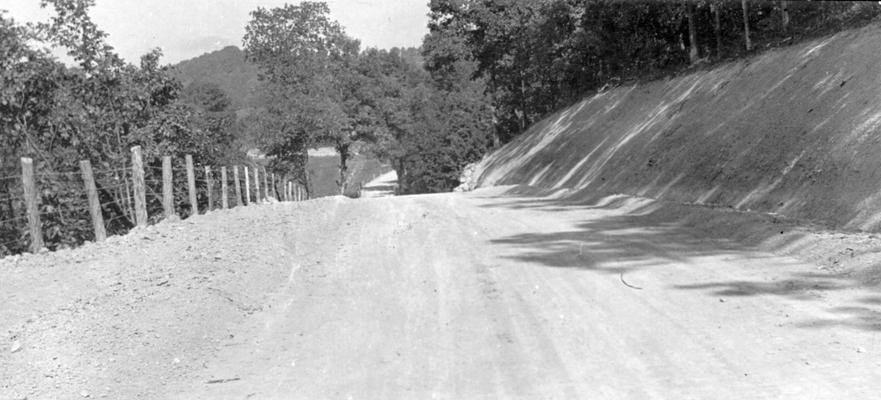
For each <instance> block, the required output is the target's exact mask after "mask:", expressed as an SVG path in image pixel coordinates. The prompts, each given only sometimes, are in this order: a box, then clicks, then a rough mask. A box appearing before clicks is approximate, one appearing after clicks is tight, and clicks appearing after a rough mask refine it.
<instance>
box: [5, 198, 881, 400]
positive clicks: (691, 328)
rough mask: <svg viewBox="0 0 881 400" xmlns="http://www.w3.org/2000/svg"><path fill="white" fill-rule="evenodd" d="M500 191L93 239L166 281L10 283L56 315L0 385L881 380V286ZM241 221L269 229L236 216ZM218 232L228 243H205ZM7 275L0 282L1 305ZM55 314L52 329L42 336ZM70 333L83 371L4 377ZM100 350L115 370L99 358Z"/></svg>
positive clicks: (595, 210)
mask: <svg viewBox="0 0 881 400" xmlns="http://www.w3.org/2000/svg"><path fill="white" fill-rule="evenodd" d="M498 194H499V192H498V190H489V191H487V190H484V191H478V192H474V193H470V194H466V195H461V194H444V195H432V196H418V197H398V198H383V199H361V200H346V199H342V198H334V199H322V200H317V201H313V202H307V203H300V204H281V205H273V206H263V207H253V208H251V209H246V210H235V211H232V212H228V213H218V214H215V215H212V216H211V218H204V217H200V218H197V219H196V220H195V221H194V222H193V223H192V224H191V225H186V223H178V224H169V225H167V226H165V227H159V228H158V232H159V234H160V236H161V237H163V238H167V241H163V242H162V243H160V244H159V245H160V246H159V247H155V248H152V247H148V246H149V245H143V244H142V243H145V242H152V241H153V240H141V239H137V238H136V239H137V240H136V241H135V242H131V241H123V242H121V243H119V244H114V245H111V246H109V247H107V248H99V249H98V250H97V251H96V253H97V254H95V255H94V257H97V258H95V259H94V262H95V263H97V264H92V265H93V266H94V265H98V266H106V268H113V267H111V266H110V265H111V264H110V263H109V262H107V261H106V260H105V259H112V255H113V254H116V256H117V257H119V256H120V255H126V254H131V253H134V252H144V251H157V250H158V249H160V248H165V249H167V251H164V252H162V254H161V255H158V256H155V257H156V258H155V259H154V260H153V261H151V264H150V265H157V267H156V268H165V266H168V265H170V266H169V267H167V268H170V270H171V271H173V273H171V274H170V276H166V275H162V273H159V278H158V279H156V280H155V281H149V284H143V285H144V286H138V285H141V283H137V282H145V280H144V279H133V278H132V279H129V278H125V277H123V278H118V279H120V282H122V283H121V284H122V285H125V286H130V287H131V288H132V290H134V291H135V292H134V293H140V294H141V295H143V298H142V299H140V300H138V302H137V304H140V305H139V306H138V307H143V308H138V310H141V311H140V312H135V313H134V314H132V313H128V312H125V311H123V312H120V311H119V309H120V308H122V309H125V307H123V305H125V304H130V303H132V302H133V300H131V299H130V298H129V297H128V296H112V295H110V294H107V293H105V292H104V291H106V290H110V289H109V288H111V287H113V286H112V285H108V286H107V287H106V288H103V286H102V285H101V284H96V285H93V286H96V287H97V288H93V289H89V288H86V289H84V290H85V291H86V295H85V296H87V297H90V298H91V299H92V300H91V301H92V303H91V304H92V305H93V306H92V307H93V308H87V309H88V310H91V311H90V313H88V314H84V313H78V314H74V315H73V316H71V314H70V313H67V312H65V311H64V310H66V308H65V307H64V306H58V304H56V303H61V304H63V303H64V299H65V297H64V296H69V297H70V298H79V297H82V296H80V295H79V294H70V293H67V291H64V290H62V291H61V292H60V293H61V294H59V295H58V297H56V298H54V300H53V303H52V304H45V303H40V302H39V301H37V300H35V299H32V300H28V299H27V298H28V296H30V294H28V293H17V295H16V296H15V298H17V299H18V302H17V303H12V304H13V305H15V304H25V305H27V306H21V307H22V308H25V307H29V308H28V309H31V308H35V307H36V308H39V307H44V308H46V309H52V310H56V311H54V312H48V311H47V312H45V313H40V314H39V316H38V317H37V321H32V322H30V323H24V324H23V325H22V326H21V327H20V328H14V329H17V331H16V332H17V336H16V338H17V340H20V341H21V343H23V346H24V349H23V350H19V351H17V352H15V353H9V352H0V354H2V355H0V365H5V366H6V367H4V369H0V378H3V379H0V380H4V379H5V381H6V382H12V383H7V384H6V386H5V387H4V386H0V390H5V392H0V398H3V399H6V398H30V399H34V398H82V397H86V395H88V396H89V397H108V398H155V399H164V398H176V399H323V398H331V399H395V398H400V399H424V398H437V399H489V398H523V399H532V398H536V399H577V398H604V399H617V398H629V399H648V398H658V399H673V398H675V399H692V398H693V399H706V398H712V399H742V398H799V399H802V398H811V399H840V398H869V397H873V396H875V395H876V394H877V393H878V390H879V389H881V368H879V367H881V357H879V354H881V343H879V331H881V319H879V317H878V315H879V314H878V309H879V306H881V294H879V293H878V289H877V287H875V288H873V287H871V286H866V285H865V284H864V283H860V282H857V281H856V280H854V279H851V277H849V276H848V275H842V274H840V273H832V272H828V271H826V270H823V269H818V266H817V265H814V264H808V263H804V262H801V261H798V260H796V259H794V258H790V257H784V256H777V255H774V254H771V253H766V252H762V251H758V250H756V249H755V248H752V247H750V246H747V245H743V244H738V243H737V242H733V241H730V240H724V239H710V238H709V237H710V236H719V234H722V233H724V230H725V229H726V228H725V227H720V228H719V231H720V232H715V234H714V235H711V234H705V233H701V234H699V233H695V232H694V231H692V230H689V229H686V228H682V227H677V226H673V225H670V224H657V225H646V224H645V220H644V219H643V218H642V216H640V215H639V213H634V212H633V209H632V207H627V206H626V204H624V205H623V206H622V204H614V203H613V204H609V205H606V206H603V207H588V206H571V205H562V204H557V203H554V202H551V201H536V200H535V199H530V198H519V197H516V198H512V197H500V196H498ZM628 211H629V213H628ZM246 224H247V225H248V226H257V227H262V228H263V230H262V233H261V234H259V235H253V232H250V231H247V229H248V228H246V227H242V228H241V229H238V228H235V229H232V227H241V226H242V225H246ZM223 227H226V228H225V229H224V228H223ZM183 228H186V229H183ZM242 229H245V232H242ZM206 230H208V231H210V233H206ZM257 231H260V230H259V229H257ZM252 235H253V236H254V237H253V238H252V237H251V236H252ZM194 237H198V238H201V241H199V242H198V243H197V246H196V247H195V248H191V249H190V250H186V246H190V245H192V244H186V243H183V242H184V241H187V240H193V238H194ZM233 239H236V240H233ZM131 240H135V239H131ZM163 240H165V239H163ZM230 241H236V242H239V244H237V245H235V246H232V247H230V248H228V249H227V250H226V251H228V253H222V254H220V255H215V251H220V250H219V249H220V248H222V247H224V246H223V244H224V243H230ZM132 243H134V244H132ZM135 245H137V248H135ZM174 246H180V247H174ZM226 247H229V246H226ZM93 252H95V251H93ZM127 252H129V253H127ZM75 254H76V252H75ZM215 257H219V258H220V260H221V261H217V259H216V258H215ZM74 258H75V257H74ZM66 262H72V261H66ZM88 262H89V261H86V263H88ZM102 263H103V264H102ZM160 266H161V267H160ZM53 268H55V269H54V270H53V274H54V275H53V276H63V274H64V273H65V271H66V270H65V267H64V266H63V265H62V266H55V267H53ZM132 268H134V267H132V266H129V267H126V268H124V269H125V270H126V271H129V270H131V269H132ZM99 269H100V268H99ZM8 270H9V268H7V269H6V270H3V272H2V273H3V277H4V278H6V277H7V276H8ZM88 270H92V269H88ZM21 271H24V270H19V272H20V274H21V273H28V272H27V271H30V270H27V271H25V272H21ZM206 271H212V272H211V276H209V277H208V278H205V279H202V278H200V277H203V276H205V275H206V274H208V272H206ZM197 272H198V273H197ZM20 274H19V275H20ZM113 274H114V275H113V276H116V277H119V276H120V272H119V271H115V272H113ZM155 275H156V274H155V273H152V274H148V275H146V276H155ZM138 276H140V275H138ZM30 278H34V277H33V276H31V277H30ZM71 279H72V281H73V282H72V283H69V284H68V285H76V278H71ZM126 279H128V280H126ZM206 279H207V282H208V283H202V282H206ZM164 281H167V282H168V283H165V284H163V283H162V282H164ZM14 284H15V283H14V282H13V283H10V282H9V281H8V280H5V281H4V280H0V289H2V291H0V293H2V294H0V296H5V297H3V300H4V304H9V303H6V302H5V301H7V300H8V298H9V296H10V295H9V294H8V293H9V291H10V290H16V289H15V287H14ZM185 284H186V285H185ZM18 285H19V286H20V285H24V283H20V282H19V283H18ZM199 285H203V286H199ZM62 286H63V285H62ZM83 286H86V285H83ZM184 286H186V287H185V288H184ZM144 288H147V289H144ZM209 289H210V290H209ZM90 290H91V292H90ZM151 290H152V292H151ZM174 290H177V291H174ZM164 291H168V292H164ZM33 292H34V293H35V294H34V296H37V295H38V294H39V292H40V290H37V289H35V290H34V291H33ZM102 293H103V294H102ZM200 293H201V295H194V294H200ZM108 304H114V305H115V306H113V307H111V306H109V305H108ZM148 306H149V307H148ZM133 307H134V306H133ZM163 307H164V308H163ZM12 308H15V307H12ZM113 310H116V311H115V312H116V314H114V312H113ZM153 310H164V311H162V312H160V313H159V314H156V315H154V314H151V313H152V312H154V311H153ZM5 311H6V313H7V314H3V315H0V316H3V317H4V318H13V317H16V316H18V315H19V314H21V315H25V316H26V315H28V314H29V313H26V312H20V313H18V314H16V313H15V311H14V310H9V309H7V310H5ZM157 312H158V311H157ZM84 315H89V316H84ZM96 315H98V316H96ZM24 318H26V317H21V318H17V320H23V319H24ZM32 318H33V317H32ZM83 318H94V319H98V320H99V321H98V326H114V325H119V324H123V323H126V324H135V325H138V326H141V327H143V328H142V329H141V332H146V333H142V335H141V336H137V335H136V336H135V337H134V338H133V337H132V336H131V335H130V334H119V335H115V336H113V335H111V336H99V337H97V338H95V339H94V340H91V339H89V337H90V336H89V335H85V338H79V336H77V335H84V333H85V332H93V331H94V329H95V328H94V326H95V323H94V321H93V323H92V324H91V327H90V326H88V325H89V324H84V325H83V326H80V325H79V324H77V323H75V322H74V323H69V322H65V321H66V320H77V319H83ZM0 321H2V320H0ZM53 324H54V325H56V326H61V327H62V328H54V329H63V333H61V334H58V335H54V336H53V335H50V334H48V333H46V332H51V331H52V329H53V328H50V327H51V326H52V325H53ZM8 325H10V326H11V325H13V324H8ZM150 327H153V329H150ZM0 328H3V329H4V330H5V329H10V331H11V330H14V329H13V328H9V327H8V326H6V324H5V325H4V326H0ZM119 329H123V330H124V329H125V327H120V328H119ZM111 331H112V330H111ZM72 337H76V338H72ZM53 341H54V342H53ZM142 342H149V343H148V344H143V343H142ZM71 343H73V344H74V345H73V348H69V347H70V346H71ZM63 346H68V347H66V350H64V351H63V352H62V353H63V354H64V355H65V356H66V357H68V359H72V361H70V362H71V364H72V365H74V366H77V368H71V369H62V370H60V372H54V374H55V375H54V377H53V378H47V377H41V378H34V379H36V381H34V380H32V379H31V378H30V375H28V376H24V375H21V374H20V373H19V372H18V371H19V370H24V371H27V372H29V373H32V374H52V373H53V372H50V371H48V370H46V368H48V367H46V366H45V365H48V364H51V363H50V362H45V363H43V361H45V360H47V359H48V358H49V356H50V355H51V354H53V351H56V352H57V351H61V350H59V349H61V348H62V347H63ZM112 354H119V355H117V356H115V357H113V359H114V363H115V364H111V365H110V367H109V368H105V369H94V368H97V367H95V365H96V364H97V365H101V364H102V362H103V363H104V365H105V367H106V366H107V365H106V364H107V362H106V360H108V359H110V358H111V355H112ZM56 355H57V354H56ZM84 371H85V372H84ZM4 375H5V376H4ZM46 376H48V375H46ZM7 378H9V379H7ZM65 378H70V379H65ZM35 382H36V384H35ZM43 382H45V385H44V384H43ZM0 385H2V384H0ZM34 386H36V389H34V388H33V387H34ZM29 391H30V393H31V395H30V396H29V397H28V393H29Z"/></svg>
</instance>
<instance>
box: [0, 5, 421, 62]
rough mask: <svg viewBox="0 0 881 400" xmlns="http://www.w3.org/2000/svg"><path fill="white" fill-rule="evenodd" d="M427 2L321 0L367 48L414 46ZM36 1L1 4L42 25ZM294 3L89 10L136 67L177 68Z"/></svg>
mask: <svg viewBox="0 0 881 400" xmlns="http://www.w3.org/2000/svg"><path fill="white" fill-rule="evenodd" d="M428 1H429V0H326V3H327V4H328V5H329V6H330V10H331V16H332V17H333V18H334V19H336V20H337V21H339V22H340V24H342V25H343V26H344V27H345V28H346V32H347V33H348V34H349V35H350V36H353V37H355V38H357V39H360V40H361V45H362V48H366V47H379V48H386V49H387V48H391V47H417V46H419V45H420V44H421V42H422V37H423V36H424V35H425V34H426V33H428V28H427V24H428V17H427V14H428ZM39 3H40V2H39V0H0V10H7V11H8V13H7V16H11V17H12V18H13V19H15V20H16V21H17V22H19V23H23V22H30V21H39V20H45V19H46V17H47V15H49V14H48V13H47V12H46V11H45V10H41V9H40V6H39ZM285 3H292V4H293V3H299V1H298V0H287V1H285V0H97V4H96V5H95V7H94V8H93V9H92V11H91V14H90V15H91V16H92V19H93V20H94V21H95V22H96V23H97V24H98V27H99V28H100V29H101V30H103V31H105V32H107V33H108V34H109V35H110V36H109V38H108V42H109V43H110V45H112V46H113V47H114V48H115V49H116V51H117V52H118V53H119V54H120V55H121V56H122V57H123V58H125V59H126V60H127V61H129V62H133V63H137V61H138V59H139V57H140V56H141V55H142V54H144V53H146V52H147V51H149V50H150V49H152V48H155V47H160V48H162V51H163V53H164V54H165V57H164V58H163V60H162V62H163V63H176V62H178V61H181V60H185V59H189V58H193V57H196V56H199V55H201V54H203V53H206V52H210V51H214V50H219V49H221V48H223V47H226V46H229V45H234V46H238V47H240V48H241V47H242V37H243V36H244V34H245V25H246V24H247V23H248V21H249V20H250V16H249V15H248V13H249V12H250V11H252V10H254V9H256V8H257V7H258V6H262V7H265V8H271V7H278V6H281V5H283V4H285Z"/></svg>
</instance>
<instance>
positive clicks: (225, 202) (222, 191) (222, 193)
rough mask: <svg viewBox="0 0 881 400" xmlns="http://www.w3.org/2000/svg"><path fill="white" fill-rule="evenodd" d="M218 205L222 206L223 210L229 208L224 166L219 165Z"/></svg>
mask: <svg viewBox="0 0 881 400" xmlns="http://www.w3.org/2000/svg"><path fill="white" fill-rule="evenodd" d="M220 179H221V181H220V199H221V200H220V206H221V207H223V209H224V210H226V209H227V208H229V196H228V195H227V191H228V186H227V183H226V181H227V179H226V167H220Z"/></svg>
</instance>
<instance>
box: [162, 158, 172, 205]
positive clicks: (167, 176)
mask: <svg viewBox="0 0 881 400" xmlns="http://www.w3.org/2000/svg"><path fill="white" fill-rule="evenodd" d="M173 183H174V174H172V170H171V157H170V156H165V157H162V208H163V210H164V211H165V218H168V217H170V216H172V215H174V186H172V185H173Z"/></svg>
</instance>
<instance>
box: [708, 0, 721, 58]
mask: <svg viewBox="0 0 881 400" xmlns="http://www.w3.org/2000/svg"><path fill="white" fill-rule="evenodd" d="M720 7H721V4H719V3H718V2H716V1H713V2H712V3H710V8H711V9H712V11H713V33H714V34H715V36H716V58H722V23H721V19H722V18H721V17H720V16H719V14H720V12H719V8H720Z"/></svg>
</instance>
